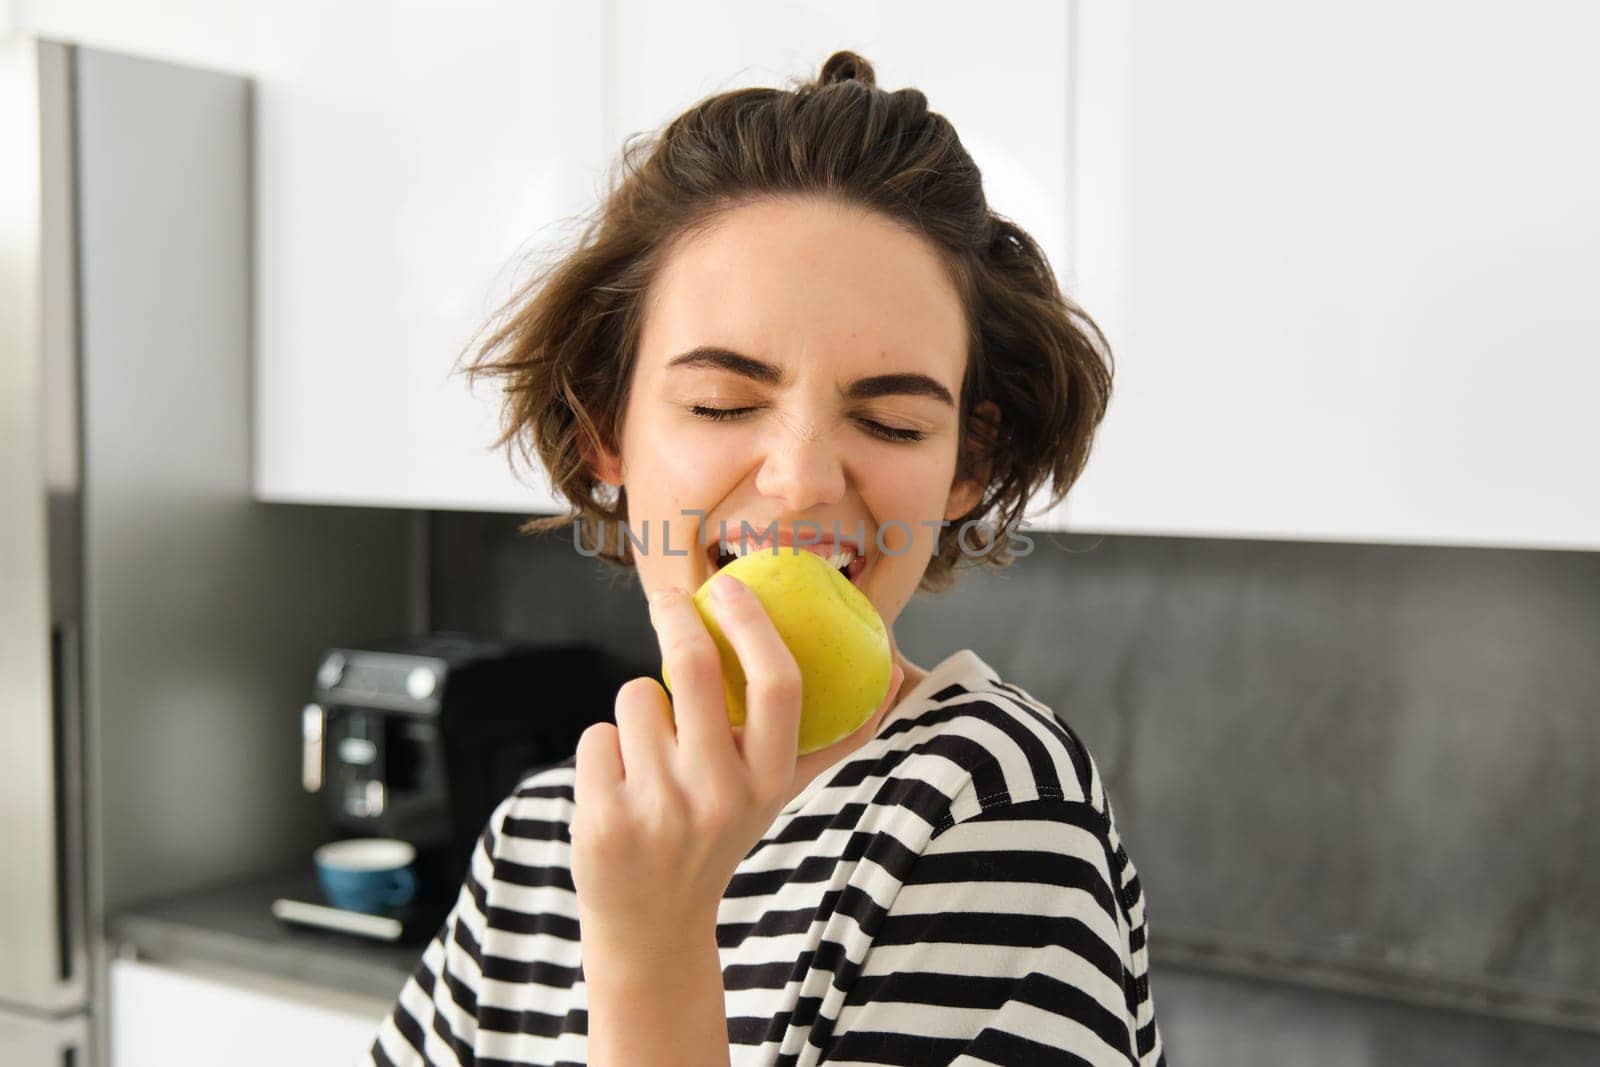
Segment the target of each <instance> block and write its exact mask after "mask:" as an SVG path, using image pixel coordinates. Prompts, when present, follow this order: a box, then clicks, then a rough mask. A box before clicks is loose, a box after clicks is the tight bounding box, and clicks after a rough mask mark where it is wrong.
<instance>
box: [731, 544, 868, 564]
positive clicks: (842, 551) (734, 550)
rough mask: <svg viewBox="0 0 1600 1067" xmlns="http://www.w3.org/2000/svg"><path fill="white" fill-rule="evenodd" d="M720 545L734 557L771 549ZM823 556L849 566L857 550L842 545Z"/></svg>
mask: <svg viewBox="0 0 1600 1067" xmlns="http://www.w3.org/2000/svg"><path fill="white" fill-rule="evenodd" d="M719 547H720V548H721V550H722V551H723V552H726V553H727V554H728V555H731V556H734V557H742V556H747V555H749V554H750V553H752V552H763V551H768V552H770V551H771V549H770V548H769V547H765V546H755V545H748V544H744V543H742V542H739V541H725V542H723V543H722V544H721V545H720V546H719ZM807 551H809V549H807ZM819 555H820V553H819ZM822 558H823V559H826V560H827V561H828V563H829V565H830V566H832V567H835V568H842V567H848V566H850V564H852V563H854V562H855V559H856V550H855V549H854V548H852V547H851V546H850V545H842V546H840V547H839V548H838V549H837V550H836V551H835V552H834V553H833V554H832V555H828V556H823V557H822Z"/></svg>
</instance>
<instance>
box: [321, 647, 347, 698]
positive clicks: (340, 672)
mask: <svg viewBox="0 0 1600 1067" xmlns="http://www.w3.org/2000/svg"><path fill="white" fill-rule="evenodd" d="M343 677H344V656H343V654H341V653H338V652H333V653H330V654H329V655H328V658H327V659H325V660H323V661H322V666H320V667H318V668H317V684H318V685H320V686H322V688H324V689H332V688H333V687H334V686H336V685H338V684H339V679H341V678H343Z"/></svg>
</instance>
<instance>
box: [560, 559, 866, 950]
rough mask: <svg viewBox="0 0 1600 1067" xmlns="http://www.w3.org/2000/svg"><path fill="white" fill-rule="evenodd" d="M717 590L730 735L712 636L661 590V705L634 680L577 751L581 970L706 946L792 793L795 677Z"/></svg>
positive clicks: (741, 598)
mask: <svg viewBox="0 0 1600 1067" xmlns="http://www.w3.org/2000/svg"><path fill="white" fill-rule="evenodd" d="M718 585H719V586H723V587H726V588H724V589H720V590H719V589H718V588H716V587H714V588H713V593H714V595H713V597H712V600H711V604H712V611H713V612H714V613H715V615H716V619H717V623H718V625H720V626H721V627H722V632H723V633H724V635H726V637H727V639H728V642H729V643H730V644H731V645H732V646H733V649H734V652H735V653H737V655H738V657H739V663H740V665H741V666H742V667H743V668H744V673H745V678H746V682H747V688H746V700H745V705H746V710H747V714H746V720H745V724H744V727H743V728H742V730H741V731H739V732H737V733H736V732H735V731H734V729H733V727H732V726H731V725H730V724H729V722H728V709H727V701H726V699H725V698H724V696H723V682H722V662H721V659H720V657H719V655H718V653H717V646H716V644H715V642H713V640H712V638H711V634H710V631H708V630H707V629H706V626H705V623H704V621H702V619H701V618H700V614H699V612H698V610H696V608H695V606H694V602H693V601H692V600H691V599H690V597H689V596H688V594H686V593H685V592H684V591H683V590H681V589H676V588H669V589H663V590H660V591H659V592H657V593H656V594H654V595H652V596H651V598H650V621H651V624H652V625H653V626H654V627H655V630H656V635H657V638H658V639H659V641H660V644H661V655H662V659H663V661H664V663H665V665H666V668H667V673H668V675H669V676H670V677H671V678H672V681H673V697H672V699H670V700H669V698H668V695H667V693H666V691H665V690H664V689H663V688H662V687H661V685H660V684H659V683H658V682H656V680H655V679H654V678H635V679H633V680H631V681H629V682H628V683H627V684H626V685H624V686H623V687H622V689H621V690H620V691H619V692H618V693H617V702H616V720H617V721H616V725H615V726H613V725H612V724H610V723H596V724H594V725H593V726H590V727H589V728H588V729H587V730H585V731H584V733H583V735H582V736H581V737H580V738H579V740H578V749H577V780H576V787H575V793H576V795H575V810H574V812H573V817H572V824H571V836H572V858H571V863H572V880H573V884H574V886H575V888H576V889H577V894H578V914H579V923H580V926H581V930H582V939H583V942H584V954H585V957H586V959H587V958H589V957H590V956H591V954H592V953H593V952H595V951H596V950H598V951H599V952H602V953H606V954H608V955H610V956H612V958H614V957H615V954H617V953H621V954H622V955H623V956H624V957H626V958H632V959H638V960H641V961H643V960H658V959H663V958H667V957H669V956H670V955H671V954H673V953H675V952H678V951H681V950H683V949H685V948H686V947H687V946H691V945H695V946H697V945H700V944H702V943H703V942H704V941H705V939H706V938H707V937H714V935H715V932H716V921H717V905H718V903H719V902H720V901H721V899H722V894H723V892H724V891H725V890H726V889H727V887H728V882H729V880H730V879H731V878H732V877H733V872H734V870H735V869H736V868H737V867H738V866H739V863H740V861H741V860H743V859H744V857H745V856H746V855H748V854H749V852H750V850H751V849H752V848H754V847H755V846H756V845H757V844H758V843H759V842H760V840H761V837H762V835H763V834H764V833H765V831H766V830H767V828H768V827H769V826H771V824H772V820H773V819H774V818H776V817H777V815H778V812H779V811H780V810H782V808H783V805H784V803H785V802H786V801H787V799H788V798H789V796H790V795H791V790H792V788H793V786H794V783H795V773H796V750H797V746H798V738H799V729H800V668H799V666H798V665H797V664H796V663H795V660H794V656H793V654H792V653H791V652H790V651H789V648H788V646H787V645H785V644H784V643H783V639H782V638H781V637H780V636H779V635H778V631H777V629H776V628H775V627H774V626H773V625H772V620H771V619H770V618H769V617H768V616H767V613H766V610H765V609H764V608H763V607H762V606H761V602H760V600H758V599H757V598H756V596H755V594H754V593H752V592H751V591H750V590H749V589H748V588H746V587H745V586H744V585H743V584H741V583H740V582H738V581H737V580H735V579H733V578H729V577H728V576H726V575H724V576H722V578H721V579H720V581H719V582H718ZM717 592H724V593H725V595H724V596H721V597H718V596H717V595H715V594H716V593H717ZM896 688H897V686H895V685H891V686H890V690H889V694H888V695H887V696H886V697H885V703H887V702H888V701H890V700H892V699H893V698H894V695H895V690H896Z"/></svg>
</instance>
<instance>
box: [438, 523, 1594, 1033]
mask: <svg viewBox="0 0 1600 1067" xmlns="http://www.w3.org/2000/svg"><path fill="white" fill-rule="evenodd" d="M518 521H519V520H518V518H517V517H515V516H507V515H481V514H465V513H433V514H432V515H431V516H430V531H431V549H430V560H431V580H430V583H429V589H430V596H431V621H432V624H433V625H434V626H435V627H436V628H440V629H446V628H449V629H471V630H480V631H485V632H489V633H495V634H502V635H506V636H510V637H514V638H519V639H525V640H532V641H569V640H575V641H585V642H593V643H596V644H599V645H601V646H603V647H606V648H608V649H611V650H612V651H615V652H617V653H618V654H621V655H624V656H626V657H630V658H633V659H635V660H637V661H641V662H644V663H647V664H652V665H653V663H654V662H655V656H656V649H655V645H654V638H653V633H652V631H651V629H650V626H649V621H648V618H647V616H646V613H645V609H644V603H643V599H642V596H641V594H640V592H639V589H638V585H637V583H636V582H635V581H634V580H633V579H632V577H631V575H618V574H616V573H615V572H613V571H611V570H608V569H604V568H602V566H601V565H600V564H598V563H597V562H596V561H593V560H590V559H585V558H583V557H581V556H579V555H578V554H577V553H576V552H575V550H574V548H573V542H572V537H571V529H570V527H568V528H563V529H562V530H560V531H558V532H556V533H552V534H546V535H539V536H532V537H530V536H525V535H521V534H518V533H517V531H516V527H517V524H518ZM1032 536H1034V538H1035V546H1036V548H1035V551H1034V553H1033V554H1032V555H1031V556H1029V557H1026V558H1024V559H1021V560H1019V561H1018V562H1017V563H1016V564H1015V565H1014V566H1012V567H1011V568H1008V569H1006V570H1004V571H1002V572H998V573H984V574H976V573H973V574H968V575H967V576H966V577H965V578H964V580H963V582H962V583H961V584H960V585H959V586H958V587H957V588H956V589H955V590H953V591H951V592H949V593H946V594H943V595H940V596H933V595H928V594H919V595H918V597H917V598H916V599H914V600H913V601H912V604H911V605H910V606H909V607H908V608H907V610H906V612H905V614H904V615H903V616H902V617H901V619H900V621H899V623H898V625H897V626H896V636H897V638H898V640H899V642H900V644H901V647H902V648H903V649H904V650H905V652H906V654H907V655H908V656H909V657H910V658H911V659H912V660H913V662H916V663H918V664H920V665H921V666H924V667H929V666H932V665H933V664H935V663H937V662H938V661H939V660H941V659H943V658H944V657H945V656H946V655H948V654H949V653H950V652H953V651H955V650H957V649H959V648H963V647H971V648H972V649H973V650H974V651H976V652H977V653H978V654H979V655H980V656H982V657H983V658H984V659H985V660H986V661H988V662H989V663H990V664H991V665H992V666H993V667H994V668H995V669H996V670H997V671H999V672H1000V674H1001V675H1002V677H1004V678H1005V679H1007V680H1008V681H1011V682H1014V683H1015V684H1017V685H1020V686H1021V687H1022V688H1024V689H1026V690H1028V691H1029V692H1030V693H1032V694H1033V695H1034V696H1036V697H1038V698H1039V699H1040V700H1042V701H1044V702H1046V703H1047V704H1049V705H1050V706H1051V707H1052V708H1054V709H1055V710H1056V712H1057V713H1058V714H1059V715H1061V716H1062V717H1063V718H1065V719H1066V720H1067V721H1068V722H1070V723H1071V724H1072V726H1073V727H1074V728H1075V729H1076V730H1077V731H1078V733H1079V734H1080V735H1081V736H1082V737H1083V738H1084V739H1085V741H1086V742H1087V743H1088V745H1089V748H1090V750H1091V752H1092V753H1093V754H1094V757H1095V759H1096V761H1097V762H1098V764H1099V766H1100V769H1101V773H1102V774H1103V775H1104V777H1105V781H1106V783H1107V788H1108V790H1109V792H1110V795H1111V797H1112V801H1113V803H1114V805H1115V809H1116V815H1117V819H1118V823H1119V825H1120V827H1121V829H1122V833H1123V838H1124V840H1125V842H1126V843H1127V846H1128V849H1129V852H1130V853H1131V855H1132V856H1133V858H1134V862H1135V864H1136V865H1137V866H1138V868H1139V871H1140V874H1141V877H1142V879H1143V881H1144V885H1145V890H1146V893H1147V896H1148V907H1149V915H1150V929H1151V952H1152V960H1153V967H1154V970H1155V974H1156V980H1157V982H1158V983H1159V974H1160V968H1161V966H1162V964H1163V963H1164V962H1167V963H1171V964H1174V965H1187V966H1192V967H1208V968H1215V969H1223V970H1230V971H1234V972H1238V973H1242V974H1249V975H1254V976H1257V977H1268V978H1277V979H1286V980H1291V981H1297V982H1303V983H1311V984H1314V985H1320V986H1324V987H1331V988H1340V989H1347V990H1351V991H1359V992H1364V993H1376V994H1378V995H1381V996H1391V997H1394V998H1397V999H1406V1000H1417V1001H1423V1002H1431V1003H1437V1004H1441V1005H1450V1006H1455V1007H1465V1008H1469V1009H1477V1010H1481V1011H1484V1012H1488V1013H1493V1014H1502V1015H1511V1016H1518V1017H1523V1018H1529V1019H1541V1020H1545V1021H1557V1022H1564V1023H1567V1024H1570V1025H1574V1026H1579V1027H1583V1028H1589V1029H1600V655H1597V651H1600V553H1584V552H1556V551H1533V550H1530V551H1516V550H1501V549H1472V548H1435V547H1397V546H1382V545H1348V544H1312V543H1298V542H1269V541H1242V540H1201V539H1189V538H1157V537H1113V536H1107V537H1093V536H1087V535H1077V534H1074V535H1059V534H1058V535H1040V534H1037V533H1035V534H1033V535H1032ZM1157 988H1159V985H1158V987H1157ZM1158 1003H1159V1001H1158Z"/></svg>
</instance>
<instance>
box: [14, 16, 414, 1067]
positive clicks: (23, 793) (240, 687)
mask: <svg viewBox="0 0 1600 1067" xmlns="http://www.w3.org/2000/svg"><path fill="white" fill-rule="evenodd" d="M250 100H251V96H250V85H249V82H248V80H247V79H245V78H241V77H238V76H233V75H229V74H226V73H219V72H214V71H202V70H190V69H185V68H182V67H178V66H173V65H170V64H166V63H160V62H156V61H152V60H148V59H140V58H134V57H127V56H119V55H114V54H108V53H105V52H100V51H96V50H91V49H84V48H80V47H74V46H71V45H67V44H62V43H54V42H48V41H38V40H29V39H11V40H5V41H0V1063H4V1064H6V1065H7V1067H31V1065H34V1064H37V1065H41V1067H43V1065H49V1067H67V1065H70V1067H87V1065H90V1064H101V1063H106V1062H108V1050H107V1049H106V1048H104V1045H105V1043H106V1041H105V1037H106V1033H107V1028H106V1017H107V1015H108V1013H109V1012H114V1011H115V1010H116V1005H115V1004H108V1002H107V994H106V991H105V982H104V980H103V976H104V974H105V966H106V957H107V954H108V945H107V944H106V942H105V939H104V936H103V934H102V931H103V930H104V928H105V927H104V918H105V916H106V915H107V914H109V913H112V912H114V911H115V910H116V909H117V908H119V907H122V906H124V905H126V904H129V903H130V902H136V901H140V900H144V899H149V898H156V897H162V896H163V895H171V894H176V893H182V892H185V891H188V890H190V889H193V888H198V887H203V886H206V885H210V884H215V883H220V882H224V881H227V880H229V879H234V878H245V877H249V876H252V875H254V874H256V873H258V872H263V871H270V870H274V869H282V868H283V867H285V866H288V865H292V864H294V863H296V862H301V861H303V860H304V857H307V856H309V851H310V848H311V847H312V846H313V845H314V844H315V843H317V841H319V840H321V839H322V835H323V834H324V832H325V828H324V826H323V825H322V823H321V821H320V815H319V813H318V810H317V809H316V807H315V804H314V801H312V800H308V799H307V798H305V797H304V796H303V794H302V792H301V790H300V787H299V777H298V762H297V760H298V749H299V736H298V730H299V724H298V720H297V718H296V711H297V709H298V708H299V707H300V706H301V705H302V704H303V703H304V700H305V697H306V694H307V693H309V691H310V685H311V676H312V671H313V669H314V665H315V662H316V659H317V656H318V653H319V652H320V651H321V650H322V649H323V648H325V647H327V646H329V645H332V644H338V643H346V642H350V641H354V640H361V639H365V638H367V637H370V636H372V635H373V634H382V633H391V632H396V631H401V630H405V629H407V628H414V627H415V626H416V624H417V621H418V620H417V619H416V618H415V617H414V614H413V609H414V605H415V597H414V595H413V588H412V585H411V580H410V578H411V575H412V574H413V572H414V571H415V565H414V555H413V554H414V552H415V541H414V534H415V531H416V525H415V520H416V518H417V516H415V515H412V514H408V513H404V512H396V511H388V510H380V509H353V508H352V509H343V508H319V507H297V506H290V505H268V504H261V503H258V502H256V501H254V500H253V499H252V497H251V491H250V469H251V463H250V458H251V444H252V442H251V418H250V409H251V401H250V386H251V381H252V370H253V368H252V364H251V336H252V332H253V322H252V319H251V305H252V300H251V292H252V285H251V254H252V253H251V249H252V241H251V208H250V204H251V198H250V184H251V183H250V173H251V126H250V116H251V106H250Z"/></svg>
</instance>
